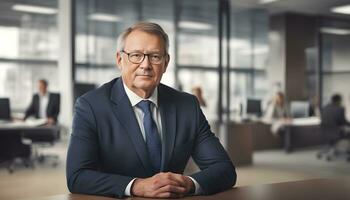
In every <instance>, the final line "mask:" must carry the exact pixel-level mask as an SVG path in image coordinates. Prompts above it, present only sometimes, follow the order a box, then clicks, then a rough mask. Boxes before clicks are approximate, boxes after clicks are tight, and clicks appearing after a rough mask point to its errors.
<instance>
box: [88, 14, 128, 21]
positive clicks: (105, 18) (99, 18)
mask: <svg viewBox="0 0 350 200" xmlns="http://www.w3.org/2000/svg"><path fill="white" fill-rule="evenodd" d="M89 19H90V20H95V21H104V22H119V21H120V20H121V19H122V18H121V17H119V16H118V15H112V14H105V13H93V14H91V15H90V16H89Z"/></svg>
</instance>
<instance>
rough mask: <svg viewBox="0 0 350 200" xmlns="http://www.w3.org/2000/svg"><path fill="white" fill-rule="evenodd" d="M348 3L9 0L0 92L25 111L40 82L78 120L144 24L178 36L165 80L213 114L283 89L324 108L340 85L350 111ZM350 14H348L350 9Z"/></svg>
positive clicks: (63, 118)
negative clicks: (127, 40) (131, 30)
mask: <svg viewBox="0 0 350 200" xmlns="http://www.w3.org/2000/svg"><path fill="white" fill-rule="evenodd" d="M344 5H349V6H350V2H349V0H309V1H304V0H279V1H273V0H231V1H229V0H200V1H199V0H0V46H1V50H0V97H8V98H10V101H11V111H12V112H13V113H15V114H16V113H23V112H24V110H25V108H26V107H27V106H28V105H29V103H30V100H31V95H32V94H33V93H34V92H36V91H37V80H38V79H40V78H45V79H47V80H48V81H49V90H50V91H53V92H58V93H60V94H61V112H60V116H59V121H60V123H61V124H62V125H63V126H64V127H66V128H67V129H68V132H69V128H70V126H71V120H72V113H73V103H74V99H75V97H76V96H77V95H78V94H79V93H81V92H82V91H80V90H84V88H87V89H89V88H92V87H94V86H95V87H98V86H99V85H101V84H103V83H105V82H107V81H109V80H111V79H112V78H114V77H116V76H119V74H120V72H119V70H118V69H117V68H116V64H115V53H116V37H117V36H118V34H119V33H120V32H121V31H122V30H123V29H125V28H126V27H128V26H130V25H131V24H133V23H134V22H136V21H140V20H145V21H151V22H156V23H159V24H160V25H161V26H162V27H163V28H164V29H165V31H166V32H167V33H168V34H169V37H170V56H171V61H170V64H169V67H168V70H167V72H166V74H165V75H164V76H163V80H162V82H163V83H165V84H167V85H170V86H172V87H175V88H177V89H180V90H183V91H186V92H189V93H191V90H192V88H193V87H201V88H202V90H203V97H204V99H205V100H206V103H207V106H206V107H205V108H204V111H205V114H206V115H207V117H208V119H209V120H211V121H220V122H228V121H231V120H234V119H235V118H236V117H237V116H240V115H241V103H242V102H244V101H245V100H246V99H247V98H252V99H260V100H262V101H264V100H266V99H269V98H271V96H272V94H273V93H274V92H276V91H278V90H282V91H283V92H284V93H285V94H286V97H287V99H288V100H289V101H311V99H313V98H316V99H318V102H319V103H320V106H322V105H324V104H326V103H328V101H329V99H330V97H331V95H332V94H334V93H336V92H338V93H340V94H342V96H343V98H344V106H345V107H346V108H347V109H346V110H347V113H346V115H347V117H348V118H350V90H349V88H348V85H349V84H350V79H349V77H350V66H349V63H350V56H349V55H350V15H347V14H340V13H336V12H334V8H335V7H337V6H344ZM348 14H349V12H348Z"/></svg>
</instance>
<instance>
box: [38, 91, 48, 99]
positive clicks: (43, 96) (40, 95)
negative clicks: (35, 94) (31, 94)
mask: <svg viewBox="0 0 350 200" xmlns="http://www.w3.org/2000/svg"><path fill="white" fill-rule="evenodd" d="M48 96H49V95H48V92H46V93H45V94H44V95H42V94H41V93H40V92H39V97H41V98H45V97H48Z"/></svg>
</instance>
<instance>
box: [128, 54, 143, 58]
mask: <svg viewBox="0 0 350 200" xmlns="http://www.w3.org/2000/svg"><path fill="white" fill-rule="evenodd" d="M130 56H131V57H132V58H136V59H139V58H142V57H143V55H142V54H141V53H133V54H130Z"/></svg>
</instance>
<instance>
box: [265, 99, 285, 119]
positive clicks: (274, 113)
mask: <svg viewBox="0 0 350 200" xmlns="http://www.w3.org/2000/svg"><path fill="white" fill-rule="evenodd" d="M264 117H265V118H267V119H270V120H278V119H289V118H290V111H289V106H288V103H287V101H286V100H285V96H284V94H283V92H277V93H276V94H275V96H274V97H273V99H272V101H271V102H270V103H269V104H268V106H267V108H266V112H265V115H264Z"/></svg>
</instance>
